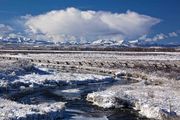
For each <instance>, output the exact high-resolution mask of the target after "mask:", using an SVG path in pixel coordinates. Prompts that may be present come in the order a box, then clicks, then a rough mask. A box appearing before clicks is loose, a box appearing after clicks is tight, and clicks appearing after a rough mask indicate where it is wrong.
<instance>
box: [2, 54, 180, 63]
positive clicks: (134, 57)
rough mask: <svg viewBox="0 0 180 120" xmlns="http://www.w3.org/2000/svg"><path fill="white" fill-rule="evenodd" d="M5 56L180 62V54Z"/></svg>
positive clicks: (67, 59) (72, 59) (63, 59)
mask: <svg viewBox="0 0 180 120" xmlns="http://www.w3.org/2000/svg"><path fill="white" fill-rule="evenodd" d="M3 56H11V57H20V58H33V59H42V60H43V59H45V60H47V59H48V60H58V61H119V60H180V53H179V52H174V53H171V52H169V53H168V52H167V53H166V52H122V53H116V52H114V53H113V52H110V53H108V52H107V53H103V54H101V53H98V52H82V53H71V54H69V53H66V52H64V53H62V54H26V55H24V54H18V55H9V54H3Z"/></svg>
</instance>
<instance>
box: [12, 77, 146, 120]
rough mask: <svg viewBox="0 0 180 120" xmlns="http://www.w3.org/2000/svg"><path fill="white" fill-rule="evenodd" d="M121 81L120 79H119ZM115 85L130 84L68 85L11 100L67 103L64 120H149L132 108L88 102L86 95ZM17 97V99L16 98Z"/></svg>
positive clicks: (34, 102)
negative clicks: (109, 107) (105, 106)
mask: <svg viewBox="0 0 180 120" xmlns="http://www.w3.org/2000/svg"><path fill="white" fill-rule="evenodd" d="M119 79H120V78H119ZM115 84H130V83H129V82H127V80H117V79H116V80H115V79H113V78H108V79H107V80H102V81H94V82H85V83H82V84H78V85H77V84H67V85H63V86H56V87H53V88H52V87H51V88H45V89H39V90H38V91H36V92H33V91H31V92H27V93H23V94H19V93H18V94H15V95H12V97H10V99H12V100H14V101H16V102H19V103H23V104H39V103H43V102H48V103H51V102H52V103H53V102H57V101H62V102H66V108H65V111H64V113H63V116H64V117H63V120H147V118H144V117H142V116H140V115H139V114H138V112H137V111H135V110H133V109H130V108H119V109H117V108H112V109H104V108H100V107H97V106H94V105H92V103H90V102H88V101H86V95H87V94H88V93H91V92H94V91H101V90H104V89H106V88H107V87H110V86H112V85H115ZM15 96H16V97H15Z"/></svg>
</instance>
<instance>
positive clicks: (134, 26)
mask: <svg viewBox="0 0 180 120" xmlns="http://www.w3.org/2000/svg"><path fill="white" fill-rule="evenodd" d="M24 18H25V19H26V20H25V26H26V27H27V29H28V32H29V31H31V32H32V33H33V34H36V35H38V34H39V33H40V34H44V36H45V37H46V38H47V39H51V40H53V41H55V42H65V41H68V40H70V41H78V42H80V41H81V42H82V41H90V42H92V41H94V40H97V39H102V38H103V39H114V38H116V39H120V40H122V39H132V38H136V37H139V36H141V35H143V34H145V33H147V32H148V31H149V30H150V28H151V27H152V26H153V25H155V24H157V23H159V22H160V20H159V19H157V18H153V17H150V16H147V15H141V14H138V13H136V12H132V11H127V12H126V13H111V12H103V11H99V12H97V11H90V10H88V11H81V10H79V9H76V8H67V9H66V10H56V11H51V12H48V13H45V14H41V15H38V16H30V15H28V16H26V17H24Z"/></svg>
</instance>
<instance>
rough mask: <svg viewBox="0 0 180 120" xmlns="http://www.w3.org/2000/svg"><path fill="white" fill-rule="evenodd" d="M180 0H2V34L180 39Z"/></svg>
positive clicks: (82, 39)
mask: <svg viewBox="0 0 180 120" xmlns="http://www.w3.org/2000/svg"><path fill="white" fill-rule="evenodd" d="M179 14H180V0H0V32H1V33H0V34H1V35H2V34H6V35H7V34H10V33H16V34H17V33H18V34H23V35H25V36H27V37H30V38H33V39H44V40H46V39H47V40H52V41H53V42H65V41H76V42H77V41H78V42H87V41H88V42H93V41H95V40H98V39H107V40H109V39H111V40H116V41H121V40H126V41H133V40H142V41H146V42H157V43H164V44H166V43H177V44H180V37H179V35H180V15H179Z"/></svg>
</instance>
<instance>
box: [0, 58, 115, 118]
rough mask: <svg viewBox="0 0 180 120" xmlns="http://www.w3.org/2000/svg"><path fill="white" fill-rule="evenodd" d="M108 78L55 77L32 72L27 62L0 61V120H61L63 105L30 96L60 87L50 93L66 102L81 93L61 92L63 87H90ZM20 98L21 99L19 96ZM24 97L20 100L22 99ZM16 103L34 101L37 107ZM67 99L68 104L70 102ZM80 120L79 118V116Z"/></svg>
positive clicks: (43, 71) (38, 70)
mask: <svg viewBox="0 0 180 120" xmlns="http://www.w3.org/2000/svg"><path fill="white" fill-rule="evenodd" d="M110 78H111V77H109V76H101V75H93V74H77V73H59V72H57V71H51V70H48V69H44V68H36V67H35V66H34V65H32V64H31V63H30V62H28V61H0V120H7V119H8V120H9V119H10V120H11V119H12V120H25V119H28V120H37V119H44V120H49V119H59V118H62V117H63V115H62V114H63V112H64V109H65V103H66V102H64V101H62V102H57V101H54V100H45V101H43V98H41V96H40V95H39V98H37V96H38V95H36V96H33V95H32V96H31V95H28V94H31V93H32V94H34V92H39V91H41V90H46V89H43V88H46V87H51V88H56V87H60V88H61V87H62V88H61V89H60V90H53V89H52V91H51V90H50V91H49V92H50V93H52V94H54V95H55V96H60V97H61V96H62V97H64V98H66V99H69V98H71V99H79V98H80V94H81V93H82V91H81V90H80V89H78V88H76V87H75V88H74V89H65V90H63V86H66V85H72V86H77V85H83V84H87V85H88V84H90V83H91V84H93V83H96V82H98V81H101V82H103V81H104V82H105V81H111V80H112V79H110ZM20 94H22V95H20ZM26 94H27V95H28V96H27V97H23V96H24V95H25V96H26ZM18 97H22V99H20V100H22V101H23V100H25V101H27V100H28V99H29V100H31V99H32V100H36V101H38V100H39V101H38V102H40V103H37V102H36V104H27V103H25V104H24V103H23V102H20V101H18V102H17V101H16V99H19V98H18ZM71 99H70V100H71ZM82 117H83V116H82Z"/></svg>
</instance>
